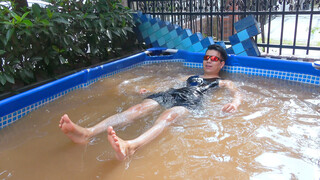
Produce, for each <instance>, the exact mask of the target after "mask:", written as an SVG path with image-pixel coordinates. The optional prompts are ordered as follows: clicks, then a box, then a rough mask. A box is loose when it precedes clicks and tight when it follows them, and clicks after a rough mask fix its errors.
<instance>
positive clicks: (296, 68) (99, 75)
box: [0, 48, 320, 129]
mask: <svg viewBox="0 0 320 180" xmlns="http://www.w3.org/2000/svg"><path fill="white" fill-rule="evenodd" d="M163 52H167V53H166V54H168V52H170V54H169V55H163V54H162V53H163ZM203 56H204V53H203V52H202V53H200V52H199V53H198V52H196V53H195V52H189V51H185V50H170V49H166V48H152V49H148V50H147V51H146V52H142V53H138V54H136V55H133V56H130V57H126V58H123V59H119V60H116V61H113V62H109V63H107V64H104V65H100V66H96V67H93V68H89V69H85V70H81V71H79V72H76V73H74V74H72V75H69V76H66V77H63V78H61V79H58V80H56V81H53V82H50V83H47V84H45V85H42V86H39V87H36V88H34V89H31V90H29V91H26V92H23V93H21V94H18V95H15V96H12V97H9V98H7V99H4V100H1V101H0V109H1V111H0V129H1V128H4V127H6V126H8V125H9V124H11V123H13V122H15V121H17V120H18V119H20V118H22V117H23V116H25V115H27V114H28V113H30V112H32V111H33V110H35V109H38V108H39V107H41V106H43V105H45V104H47V103H50V102H52V101H54V100H56V99H58V98H60V97H62V96H64V95H65V94H67V93H68V92H71V91H74V90H77V89H82V88H86V87H88V86H90V85H91V84H92V83H94V82H96V81H98V80H100V79H103V78H107V77H109V76H113V75H115V74H117V73H119V72H121V71H125V70H128V69H131V68H134V67H137V66H142V65H144V64H150V63H161V62H182V63H184V65H185V66H188V67H191V68H202V62H203V60H202V59H203ZM223 70H224V71H227V72H229V73H243V74H251V75H257V76H267V77H272V78H278V79H284V80H288V81H296V82H300V83H306V84H311V85H315V86H320V71H319V70H316V69H315V68H313V67H312V63H309V62H298V61H288V60H281V59H270V58H261V57H245V56H236V55H229V57H228V60H227V62H226V65H225V67H224V69H223Z"/></svg>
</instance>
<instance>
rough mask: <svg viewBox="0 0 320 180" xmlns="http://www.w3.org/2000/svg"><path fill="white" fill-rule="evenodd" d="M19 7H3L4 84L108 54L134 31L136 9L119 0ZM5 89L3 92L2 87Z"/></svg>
mask: <svg viewBox="0 0 320 180" xmlns="http://www.w3.org/2000/svg"><path fill="white" fill-rule="evenodd" d="M51 3H52V5H50V6H48V7H46V8H41V7H40V6H39V5H38V4H33V5H32V7H31V8H24V10H23V11H22V12H21V11H19V12H18V11H14V10H11V9H14V8H8V7H4V6H1V7H0V39H1V40H0V59H1V62H2V63H1V64H0V84H1V88H2V90H3V89H4V87H5V86H8V83H11V84H14V83H16V82H17V81H19V82H23V83H24V84H30V83H32V82H35V81H37V77H38V75H37V74H39V73H42V74H45V76H48V77H52V76H54V75H55V74H56V73H59V71H60V70H61V69H72V68H74V67H79V66H86V65H90V64H91V61H93V60H96V59H99V60H103V59H107V58H108V57H109V56H110V55H111V54H112V53H114V52H116V50H117V49H118V48H119V47H121V46H123V45H124V44H125V43H127V42H126V39H127V38H128V34H129V33H132V27H133V26H134V21H133V18H132V15H131V13H132V12H131V10H130V9H128V8H126V7H123V6H122V5H121V4H120V2H119V1H118V0H91V1H85V2H83V1H71V0H70V1H69V0H57V1H51ZM1 88H0V92H1Z"/></svg>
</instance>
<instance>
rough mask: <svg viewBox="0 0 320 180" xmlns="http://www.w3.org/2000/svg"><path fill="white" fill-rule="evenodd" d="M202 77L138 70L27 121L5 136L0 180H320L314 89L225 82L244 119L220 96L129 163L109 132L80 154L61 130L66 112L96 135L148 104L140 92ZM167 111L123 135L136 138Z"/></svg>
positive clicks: (156, 68) (170, 67)
mask: <svg viewBox="0 0 320 180" xmlns="http://www.w3.org/2000/svg"><path fill="white" fill-rule="evenodd" d="M201 72H202V70H201V69H189V68H186V67H183V66H182V65H181V64H177V63H168V64H156V65H149V66H144V67H139V68H135V69H133V70H130V71H128V72H124V73H120V74H118V75H116V76H115V77H112V78H109V79H105V80H103V81H100V82H98V83H96V84H94V85H92V86H90V87H89V88H87V89H84V90H79V91H76V92H72V93H70V94H68V95H66V96H65V97H62V98H60V99H59V100H57V101H55V102H53V103H50V104H48V105H46V106H44V107H42V108H40V109H39V110H37V111H35V112H32V113H30V115H28V116H27V117H25V118H23V119H21V120H20V121H18V122H17V123H14V124H13V125H11V126H9V127H7V128H4V129H2V130H0V159H1V162H0V179H113V178H116V179H319V177H320V122H319V117H320V108H319V106H320V101H319V99H320V90H319V88H318V87H314V86H309V85H301V84H298V83H291V82H285V81H282V80H275V79H269V78H263V77H255V76H247V75H241V74H227V73H223V74H222V77H223V78H224V79H231V80H233V81H234V82H235V84H236V85H237V86H238V87H239V89H240V91H241V92H242V93H243V94H244V101H243V103H242V105H241V106H240V109H239V111H238V112H236V113H233V114H228V113H223V112H222V111H221V108H222V107H223V105H224V104H226V103H228V102H230V101H231V98H230V93H229V92H228V91H226V90H225V89H218V90H216V91H215V92H212V94H213V95H212V96H209V95H208V96H207V97H206V100H205V101H204V107H205V108H204V109H202V110H197V111H195V112H192V116H190V117H188V118H186V119H184V120H183V121H180V122H177V123H175V124H174V125H173V126H172V127H171V128H170V129H169V131H166V132H165V133H164V134H162V135H160V137H158V138H156V139H155V140H154V141H153V142H151V143H150V144H148V145H146V146H144V147H143V148H141V149H139V150H138V151H137V153H136V154H135V155H134V156H132V157H130V158H129V159H128V160H126V161H125V162H118V161H116V160H115V158H114V154H113V151H112V149H111V147H110V146H109V144H108V142H107V139H106V133H102V134H101V135H98V136H96V137H94V138H92V139H91V140H90V142H89V143H88V144H87V145H76V144H74V143H72V142H70V140H69V139H67V138H66V137H65V136H64V134H63V133H61V132H60V130H59V128H58V122H59V120H60V117H61V116H62V115H63V114H65V113H67V114H68V115H69V117H70V118H71V119H72V120H73V121H74V122H75V123H77V124H80V125H81V126H84V127H90V126H93V125H95V124H96V123H98V122H100V121H102V120H103V119H105V118H107V117H109V116H111V115H113V114H115V113H118V112H122V111H124V110H125V109H127V108H128V107H130V106H132V105H134V104H137V103H139V102H141V101H142V100H143V98H144V97H145V95H139V94H138V93H137V92H138V91H139V90H140V88H148V87H152V88H153V89H154V91H164V90H167V89H168V88H170V87H175V88H178V87H181V86H183V85H184V82H183V81H180V79H184V77H186V76H189V75H193V74H201ZM162 111H163V109H162V108H160V109H158V110H156V111H155V112H153V113H152V114H151V115H150V116H147V117H145V118H142V119H139V120H136V121H135V122H134V123H132V124H129V125H126V126H124V127H117V128H116V131H117V133H118V135H119V136H120V137H122V138H123V139H132V138H136V137H137V136H139V135H140V134H141V133H143V132H145V131H146V130H147V129H149V128H150V127H151V126H152V125H153V123H154V122H155V120H156V118H157V117H158V116H159V114H160V113H161V112H162Z"/></svg>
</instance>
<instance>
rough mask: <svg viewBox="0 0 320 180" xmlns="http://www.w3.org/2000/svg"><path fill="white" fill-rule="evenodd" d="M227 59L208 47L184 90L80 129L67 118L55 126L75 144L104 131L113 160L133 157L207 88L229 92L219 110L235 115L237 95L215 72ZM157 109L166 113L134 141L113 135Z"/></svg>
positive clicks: (157, 95) (195, 104)
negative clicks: (230, 96) (197, 72)
mask: <svg viewBox="0 0 320 180" xmlns="http://www.w3.org/2000/svg"><path fill="white" fill-rule="evenodd" d="M227 58H228V56H227V53H226V51H225V50H224V49H223V48H222V47H221V46H218V45H211V46H209V47H208V50H207V52H206V55H205V56H204V60H203V70H204V74H203V75H202V76H191V77H189V78H188V80H187V86H186V87H183V88H180V89H169V90H168V91H166V92H160V93H155V94H152V95H150V96H148V97H147V98H146V99H145V100H144V101H143V102H142V103H140V104H137V105H135V106H133V107H131V108H129V109H127V110H126V111H124V112H121V113H119V114H115V115H113V116H110V117H109V118H107V119H105V120H103V121H102V122H100V123H98V124H97V125H95V126H93V127H90V128H83V127H80V126H78V125H76V124H74V123H73V122H72V121H71V120H70V119H69V117H68V116H67V115H64V116H62V118H61V120H60V124H59V127H60V128H61V130H62V131H63V132H64V133H65V134H66V135H67V136H68V137H69V138H70V139H71V140H72V141H73V142H75V143H86V142H87V141H88V140H89V139H90V138H91V137H93V136H95V135H97V134H99V133H102V132H105V131H107V132H108V141H109V142H110V144H111V146H112V148H113V149H114V150H115V155H116V158H117V159H118V160H124V159H125V158H127V157H128V156H130V155H133V154H134V153H135V151H136V150H137V149H138V148H140V147H141V146H143V145H145V144H147V143H149V142H150V141H152V140H153V139H155V138H156V137H157V136H159V134H161V133H162V132H163V131H164V130H165V129H166V128H167V127H168V126H169V125H170V124H171V123H173V122H176V121H177V120H180V119H182V118H183V117H185V116H186V115H188V114H189V110H190V109H194V108H196V107H198V106H199V105H201V104H200V103H201V99H202V97H203V94H204V93H205V92H207V90H209V89H212V88H215V87H226V88H227V89H229V90H230V91H231V93H232V94H233V101H232V102H231V103H228V104H226V105H225V106H224V107H223V108H222V111H224V112H235V111H236V110H237V109H238V106H239V105H240V103H241V99H242V97H241V94H240V92H239V91H238V89H237V88H236V87H235V86H234V84H233V83H232V82H231V81H229V80H221V79H220V77H219V72H220V70H221V69H222V68H223V66H224V64H225V60H226V59H227ZM145 92H147V90H146V89H141V91H140V93H145ZM158 106H164V107H165V108H166V110H165V111H164V112H163V113H162V114H161V115H160V116H159V117H158V119H157V120H156V122H155V124H154V125H153V127H152V128H150V129H149V130H148V131H146V132H145V133H143V134H142V135H140V136H139V137H137V138H136V139H133V140H128V141H125V140H122V139H121V138H119V137H118V136H117V135H116V133H115V131H114V130H113V126H116V125H123V124H126V123H130V122H132V121H133V120H136V119H138V118H140V117H142V116H144V115H147V114H148V113H150V112H152V111H153V110H154V109H155V108H157V107H158Z"/></svg>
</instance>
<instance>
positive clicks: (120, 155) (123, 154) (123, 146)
mask: <svg viewBox="0 0 320 180" xmlns="http://www.w3.org/2000/svg"><path fill="white" fill-rule="evenodd" d="M108 141H109V143H110V144H111V146H112V148H113V149H114V150H115V155H116V158H117V159H118V160H120V161H122V160H125V159H126V158H127V157H128V156H131V155H133V154H134V152H135V150H134V149H133V148H131V146H130V143H129V142H128V141H124V140H122V139H121V138H119V137H118V136H117V135H116V132H115V131H114V130H113V128H112V127H111V126H109V127H108Z"/></svg>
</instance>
